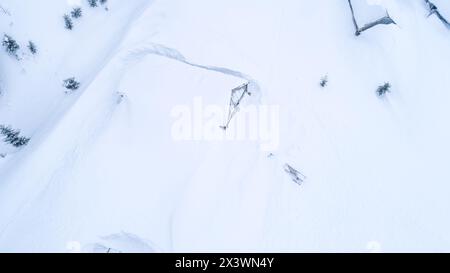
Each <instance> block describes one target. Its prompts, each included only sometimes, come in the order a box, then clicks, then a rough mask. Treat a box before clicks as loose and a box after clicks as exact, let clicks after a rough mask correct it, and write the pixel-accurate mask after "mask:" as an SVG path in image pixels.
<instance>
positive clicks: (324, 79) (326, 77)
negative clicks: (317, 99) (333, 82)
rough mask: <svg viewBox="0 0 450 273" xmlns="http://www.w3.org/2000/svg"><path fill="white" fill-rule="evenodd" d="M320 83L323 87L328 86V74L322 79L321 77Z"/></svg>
mask: <svg viewBox="0 0 450 273" xmlns="http://www.w3.org/2000/svg"><path fill="white" fill-rule="evenodd" d="M319 84H320V86H321V87H325V86H327V84H328V76H324V77H322V79H320V83H319Z"/></svg>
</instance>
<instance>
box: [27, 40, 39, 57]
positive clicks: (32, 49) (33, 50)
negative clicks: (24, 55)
mask: <svg viewBox="0 0 450 273" xmlns="http://www.w3.org/2000/svg"><path fill="white" fill-rule="evenodd" d="M28 49H29V50H30V52H31V54H33V55H35V54H36V53H37V47H36V45H35V44H34V43H33V41H29V42H28Z"/></svg>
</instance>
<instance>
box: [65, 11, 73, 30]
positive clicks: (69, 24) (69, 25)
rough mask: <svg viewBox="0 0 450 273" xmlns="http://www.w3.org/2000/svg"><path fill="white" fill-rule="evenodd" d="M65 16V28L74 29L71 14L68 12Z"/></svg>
mask: <svg viewBox="0 0 450 273" xmlns="http://www.w3.org/2000/svg"><path fill="white" fill-rule="evenodd" d="M63 18H64V26H65V28H66V29H68V30H72V29H73V21H72V19H71V18H70V16H69V15H67V14H64V17H63Z"/></svg>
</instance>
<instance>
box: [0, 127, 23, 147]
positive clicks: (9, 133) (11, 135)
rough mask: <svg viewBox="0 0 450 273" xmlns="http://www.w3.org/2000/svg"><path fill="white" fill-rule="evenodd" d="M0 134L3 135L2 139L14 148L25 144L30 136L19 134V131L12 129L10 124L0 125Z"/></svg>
mask: <svg viewBox="0 0 450 273" xmlns="http://www.w3.org/2000/svg"><path fill="white" fill-rule="evenodd" d="M0 134H2V135H3V136H4V139H3V140H4V141H5V142H6V143H9V144H11V145H13V146H14V147H16V148H19V147H22V146H24V145H27V144H28V142H29V141H30V138H27V137H22V136H20V131H18V130H14V129H12V128H11V127H10V126H4V125H0Z"/></svg>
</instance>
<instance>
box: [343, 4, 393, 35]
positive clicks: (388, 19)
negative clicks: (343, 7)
mask: <svg viewBox="0 0 450 273" xmlns="http://www.w3.org/2000/svg"><path fill="white" fill-rule="evenodd" d="M348 5H349V6H350V11H351V13H352V19H353V25H354V26H355V35H356V36H359V35H361V33H363V32H364V31H366V30H368V29H371V28H373V27H375V26H377V25H390V24H394V25H395V24H396V23H395V21H394V20H392V18H391V17H390V16H389V14H388V13H387V12H386V16H384V17H382V18H380V19H378V20H375V21H373V22H370V23H368V24H365V25H364V26H363V27H361V28H360V27H359V26H358V22H357V21H356V17H355V10H354V9H353V5H352V1H351V0H348Z"/></svg>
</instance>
